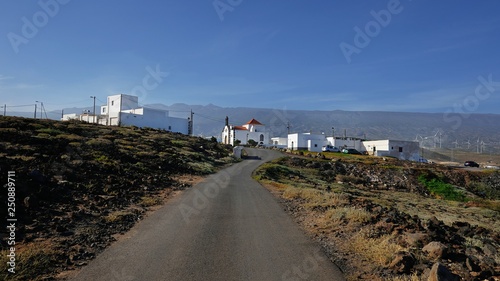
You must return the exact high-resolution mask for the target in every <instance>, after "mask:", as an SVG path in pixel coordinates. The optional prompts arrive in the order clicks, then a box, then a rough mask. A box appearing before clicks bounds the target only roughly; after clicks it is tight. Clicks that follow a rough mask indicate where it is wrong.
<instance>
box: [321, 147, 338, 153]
mask: <svg viewBox="0 0 500 281" xmlns="http://www.w3.org/2000/svg"><path fill="white" fill-rule="evenodd" d="M321 150H322V151H323V152H340V149H338V148H336V147H335V146H333V145H324V146H323V148H322V149H321Z"/></svg>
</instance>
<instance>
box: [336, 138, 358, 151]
mask: <svg viewBox="0 0 500 281" xmlns="http://www.w3.org/2000/svg"><path fill="white" fill-rule="evenodd" d="M327 140H328V144H330V145H333V146H335V147H337V148H338V149H341V150H342V149H344V148H345V149H350V148H354V149H356V150H358V151H364V150H363V144H362V141H361V140H360V139H358V138H350V137H346V138H339V137H335V138H333V137H328V138H327Z"/></svg>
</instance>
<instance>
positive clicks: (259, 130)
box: [222, 117, 269, 145]
mask: <svg viewBox="0 0 500 281" xmlns="http://www.w3.org/2000/svg"><path fill="white" fill-rule="evenodd" d="M236 140H239V141H240V144H241V145H245V144H248V141H249V140H254V141H255V142H257V143H258V144H262V145H266V144H268V143H269V133H268V132H266V126H265V125H263V124H261V123H260V122H259V121H257V120H255V119H252V120H250V121H249V122H247V123H246V124H244V125H243V126H234V125H229V119H228V118H227V117H226V125H225V126H224V129H223V130H222V143H225V144H230V145H234V143H235V142H236Z"/></svg>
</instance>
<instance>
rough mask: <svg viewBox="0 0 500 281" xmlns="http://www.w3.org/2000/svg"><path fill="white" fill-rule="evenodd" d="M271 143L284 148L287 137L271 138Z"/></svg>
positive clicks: (286, 143)
mask: <svg viewBox="0 0 500 281" xmlns="http://www.w3.org/2000/svg"><path fill="white" fill-rule="evenodd" d="M271 145H272V146H276V147H279V148H285V147H287V146H288V138H280V137H275V138H271Z"/></svg>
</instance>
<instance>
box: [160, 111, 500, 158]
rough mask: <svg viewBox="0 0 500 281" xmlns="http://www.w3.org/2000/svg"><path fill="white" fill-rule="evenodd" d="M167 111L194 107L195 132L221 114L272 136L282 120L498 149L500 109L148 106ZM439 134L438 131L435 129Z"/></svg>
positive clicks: (296, 128)
mask: <svg viewBox="0 0 500 281" xmlns="http://www.w3.org/2000/svg"><path fill="white" fill-rule="evenodd" d="M150 106H151V107H155V108H163V109H167V110H170V111H171V115H177V116H188V114H189V113H186V112H189V111H190V110H193V112H194V124H195V125H194V131H195V134H200V135H204V136H211V135H215V136H219V137H220V135H221V131H222V128H223V126H224V119H225V117H226V116H228V117H229V123H230V124H232V125H242V124H244V123H246V122H248V121H250V119H252V118H255V119H257V120H258V121H259V122H261V123H263V124H265V125H266V126H267V128H268V129H269V130H270V131H271V135H272V136H282V137H284V136H286V133H287V124H288V122H289V123H290V132H292V133H294V132H309V131H312V132H324V133H325V134H327V135H329V136H330V135H332V127H334V128H335V135H336V136H343V135H344V130H345V131H346V132H347V136H352V137H359V138H363V137H364V136H365V135H366V138H367V139H387V138H389V139H397V140H415V139H418V140H419V141H422V142H423V144H424V145H425V146H427V147H434V146H436V147H439V136H440V135H441V143H442V146H443V147H457V146H459V147H461V148H467V147H469V149H470V150H472V149H474V150H475V149H476V148H477V140H478V139H479V143H480V144H481V142H484V143H483V144H484V146H483V148H484V151H485V152H487V151H489V149H491V148H494V147H496V148H497V149H500V115H499V114H471V115H468V116H466V115H464V116H461V115H458V114H453V115H452V114H443V113H412V112H380V111H341V110H335V111H303V110H276V109H262V108H245V107H236V108H223V107H218V106H215V105H212V104H209V105H206V106H200V105H186V104H174V105H171V106H165V105H158V104H155V105H150ZM440 133H441V134H440Z"/></svg>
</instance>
